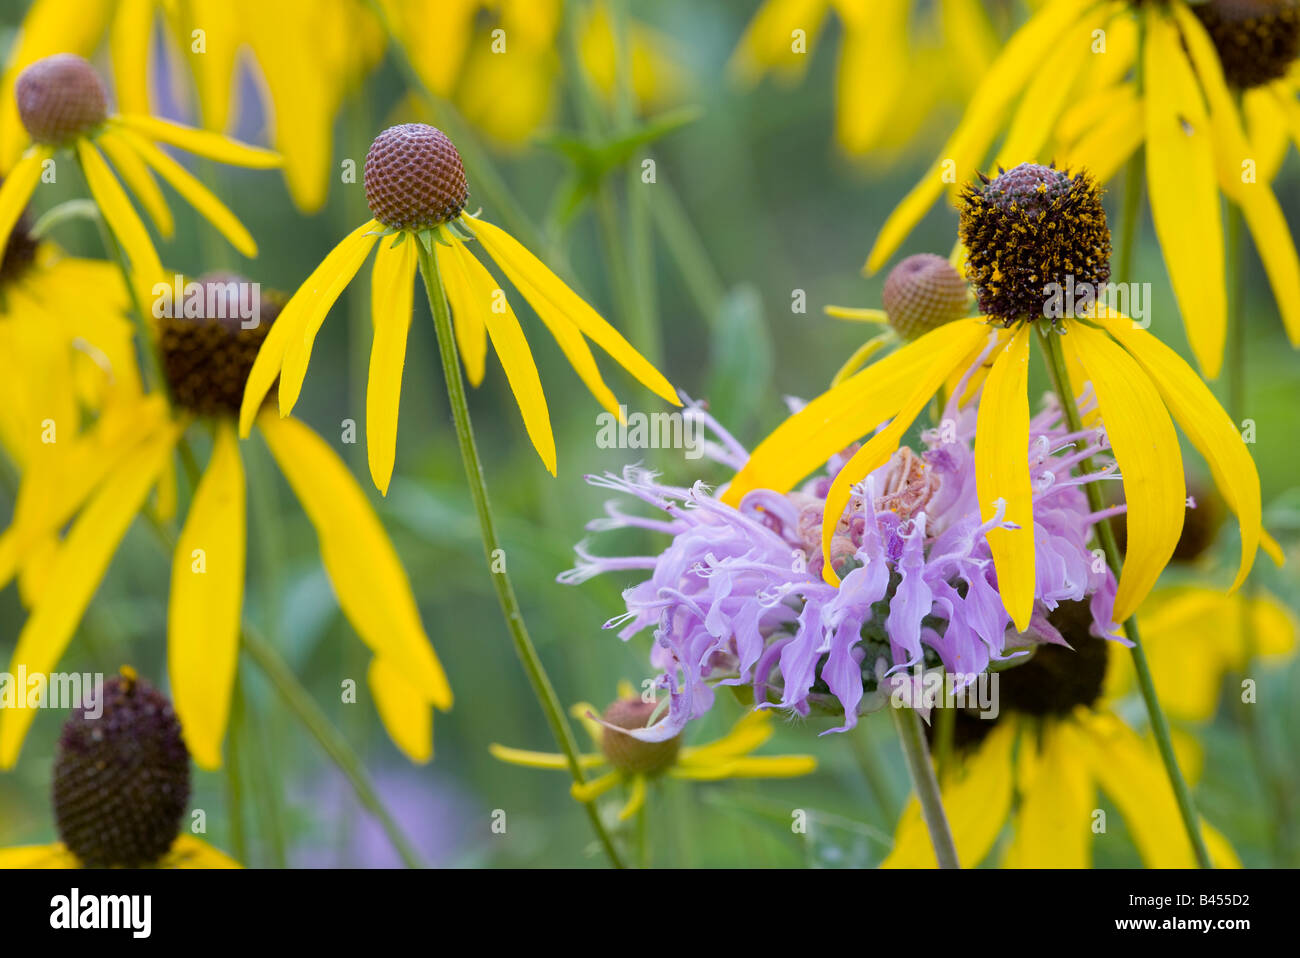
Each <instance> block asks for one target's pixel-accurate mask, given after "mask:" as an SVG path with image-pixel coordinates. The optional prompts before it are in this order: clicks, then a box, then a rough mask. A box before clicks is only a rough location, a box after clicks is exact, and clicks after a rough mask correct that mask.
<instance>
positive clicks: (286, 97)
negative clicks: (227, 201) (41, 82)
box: [0, 0, 441, 212]
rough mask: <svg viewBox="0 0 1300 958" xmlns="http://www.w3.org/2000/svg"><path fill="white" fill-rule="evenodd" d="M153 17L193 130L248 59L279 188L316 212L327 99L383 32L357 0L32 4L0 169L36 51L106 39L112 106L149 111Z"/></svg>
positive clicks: (227, 94)
mask: <svg viewBox="0 0 1300 958" xmlns="http://www.w3.org/2000/svg"><path fill="white" fill-rule="evenodd" d="M434 6H435V7H437V6H441V4H435V5H434ZM160 20H161V21H162V23H163V25H164V26H165V28H166V35H167V36H168V37H169V38H170V39H171V40H172V42H173V49H175V50H177V51H179V52H181V54H182V55H183V57H184V60H185V62H186V63H187V64H188V65H189V68H190V73H191V76H192V79H193V83H194V91H195V99H196V100H197V105H198V111H199V115H200V118H201V120H202V124H203V126H204V128H205V129H208V130H211V131H216V132H224V131H226V130H227V129H228V127H229V126H230V125H231V122H232V120H233V119H234V118H235V117H236V116H237V115H238V110H237V108H236V107H237V106H238V100H237V90H236V84H235V79H236V76H237V73H238V67H239V64H240V53H241V51H245V52H249V53H251V54H252V57H251V60H252V62H253V63H254V64H255V65H256V67H257V68H258V72H259V74H260V76H259V77H258V79H259V80H260V81H261V87H262V89H263V91H264V95H265V104H264V105H265V108H266V111H267V113H268V114H269V115H270V127H271V132H270V139H271V142H272V144H273V146H274V147H275V149H276V150H278V151H279V152H280V153H281V154H283V156H284V177H285V182H286V184H287V186H288V188H289V192H290V195H291V196H292V197H293V200H294V202H295V203H296V204H297V205H298V207H299V208H300V209H302V210H303V211H305V212H314V211H315V210H317V209H319V208H320V207H321V206H322V205H323V204H324V202H325V197H326V195H327V194H328V191H329V181H330V176H331V173H332V168H333V166H332V161H333V126H334V120H335V117H336V115H337V113H338V110H339V106H340V104H341V103H342V101H343V99H344V97H345V96H346V95H347V94H348V93H349V92H351V91H352V90H355V89H356V88H357V86H358V85H359V84H360V82H361V80H362V78H363V77H364V76H365V75H367V74H368V73H369V72H370V71H371V70H372V69H373V68H374V67H375V66H377V65H378V64H379V62H380V61H381V60H382V59H383V54H384V48H385V40H384V34H383V31H382V29H381V27H380V25H379V22H378V20H377V19H376V18H375V16H374V15H373V13H372V12H371V11H370V10H369V8H368V6H367V5H366V4H365V3H362V2H360V0H275V2H273V3H267V2H262V0H184V2H181V0H36V2H35V3H33V4H32V7H31V9H30V10H29V11H28V13H27V16H26V17H25V18H24V20H23V23H22V26H21V29H20V32H19V36H18V40H17V42H16V43H15V44H14V46H13V48H12V49H11V50H10V52H9V57H8V59H7V61H6V64H5V72H4V77H3V80H2V81H0V170H5V171H7V170H8V169H9V168H10V167H11V166H12V165H13V164H14V162H15V161H16V160H17V159H18V155H19V153H20V152H21V149H22V142H21V141H22V137H21V124H20V122H19V118H18V113H17V110H16V108H15V106H14V102H13V92H14V85H15V83H16V81H17V78H18V74H19V73H21V72H22V70H23V69H24V68H26V67H27V66H29V65H30V64H32V63H34V62H36V61H37V60H40V59H43V58H44V57H47V56H51V55H53V54H56V53H65V52H66V53H77V54H79V55H81V56H85V57H90V56H93V55H94V54H95V52H96V51H97V50H98V49H99V48H100V47H101V46H102V45H103V43H104V41H105V39H107V42H108V47H109V51H110V53H111V58H112V64H113V81H114V84H113V85H114V93H115V95H116V99H117V104H118V109H119V111H120V112H121V113H124V114H138V115H147V114H149V113H151V112H153V103H152V98H151V95H150V88H149V76H150V71H151V69H152V68H154V67H156V66H157V64H156V63H155V60H154V57H153V56H152V54H153V39H154V31H155V28H156V27H157V25H158V23H159V21H160Z"/></svg>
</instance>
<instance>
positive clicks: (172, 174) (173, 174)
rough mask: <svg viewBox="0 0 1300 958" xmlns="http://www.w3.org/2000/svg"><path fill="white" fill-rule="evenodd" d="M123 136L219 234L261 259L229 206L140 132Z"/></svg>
mask: <svg viewBox="0 0 1300 958" xmlns="http://www.w3.org/2000/svg"><path fill="white" fill-rule="evenodd" d="M120 135H121V136H123V137H125V138H126V141H127V143H128V144H129V145H130V149H131V150H134V151H135V153H136V155H137V156H139V157H140V158H141V159H142V160H144V162H145V163H147V164H148V165H149V166H151V167H153V169H155V170H157V172H158V175H159V176H161V177H162V178H163V179H164V180H166V181H167V182H168V183H169V184H170V185H171V188H172V189H174V190H175V191H176V192H177V193H179V194H180V195H181V197H182V198H184V200H185V202H187V203H189V204H190V206H192V207H194V208H195V209H196V210H198V212H199V213H200V214H201V215H202V216H203V218H204V219H206V220H207V221H208V222H209V223H211V224H212V225H213V226H214V227H216V229H217V232H219V233H220V234H221V235H222V236H224V237H225V238H226V239H227V240H229V241H230V245H231V246H233V247H234V248H235V249H237V250H239V252H240V253H242V254H243V255H244V256H247V257H248V258H250V259H252V258H253V257H255V256H257V242H256V240H254V239H253V236H252V234H251V233H249V232H248V230H247V229H246V228H245V227H244V224H243V223H241V222H239V218H238V217H237V216H235V214H234V213H232V212H230V210H229V208H228V207H227V206H226V204H224V203H222V202H221V200H219V199H217V198H216V197H215V196H213V195H212V192H211V191H210V190H209V189H208V188H207V187H206V186H204V185H203V184H202V183H200V182H199V181H198V180H197V179H195V178H194V176H193V175H192V174H191V173H190V171H189V170H187V169H185V167H183V166H181V165H180V164H179V163H177V162H176V161H175V160H173V159H172V158H171V157H170V156H168V155H167V154H166V153H164V152H163V151H162V150H160V149H158V147H156V146H154V145H153V144H152V143H150V142H149V141H148V140H146V139H145V138H144V137H142V136H140V135H139V134H138V133H135V132H134V131H132V130H129V129H123V130H122V131H121V132H120Z"/></svg>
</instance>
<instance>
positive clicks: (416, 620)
mask: <svg viewBox="0 0 1300 958" xmlns="http://www.w3.org/2000/svg"><path fill="white" fill-rule="evenodd" d="M258 426H259V428H260V430H261V432H262V435H263V436H264V437H265V439H266V443H267V445H268V446H269V447H270V448H271V453H272V455H274V456H275V459H276V462H278V463H279V464H280V469H281V471H282V472H283V473H284V476H285V478H286V479H287V480H288V481H289V485H290V487H292V489H293V491H294V494H295V495H296V496H297V497H298V501H299V502H300V503H301V504H302V507H303V511H304V512H306V513H307V518H308V519H310V520H311V524H312V525H313V526H314V527H315V529H316V535H317V536H318V537H319V539H320V554H321V561H322V562H323V563H324V565H325V571H326V572H327V573H328V574H329V578H330V582H331V583H333V585H334V594H335V596H337V597H338V601H339V606H340V608H342V609H343V614H344V615H345V616H347V618H348V621H349V622H351V623H352V626H353V628H355V629H356V630H357V635H359V636H360V637H361V639H362V641H364V642H365V643H366V645H368V646H370V648H371V650H372V651H373V652H375V653H376V654H377V655H379V656H381V657H382V658H384V660H385V661H386V662H387V663H388V664H391V665H392V666H394V667H395V668H397V669H399V670H400V671H401V672H402V674H403V676H404V677H405V678H406V680H407V681H408V682H410V683H411V684H412V685H413V686H414V687H415V688H416V689H417V690H418V691H419V693H420V694H421V695H423V696H424V698H425V701H427V702H429V703H431V704H432V705H434V706H436V707H437V708H439V709H442V710H446V709H449V708H451V702H452V696H451V688H450V686H449V685H448V684H447V676H446V674H445V673H444V672H443V670H442V666H441V664H439V662H438V657H437V655H436V654H435V653H434V651H433V646H432V645H431V644H430V642H429V637H428V635H427V634H426V633H425V631H424V626H423V624H422V623H421V622H420V612H419V609H417V608H416V605H415V597H414V596H413V595H412V594H411V582H410V580H409V579H408V578H407V576H406V570H405V569H403V568H402V563H401V561H400V560H399V559H398V558H397V553H396V552H395V551H394V550H393V545H392V543H391V542H389V541H388V536H387V535H386V534H385V533H384V528H383V526H382V525H380V522H379V518H378V517H377V516H376V515H375V513H374V511H373V510H372V509H371V508H370V504H369V503H368V502H367V501H366V497H365V494H364V493H363V492H362V491H361V488H360V486H358V485H357V483H356V480H355V479H353V478H352V474H351V473H350V472H348V469H347V466H345V465H344V464H343V461H342V460H341V459H339V457H338V454H337V453H336V452H334V450H333V449H331V448H330V446H329V444H328V443H326V442H325V441H324V440H323V439H321V438H320V437H319V436H317V435H316V434H315V433H314V432H312V431H311V430H310V429H309V428H307V427H306V426H305V425H303V424H302V423H300V422H298V421H297V420H295V419H292V418H284V419H281V418H279V417H277V416H275V415H274V414H273V413H272V412H270V411H267V412H264V413H263V414H262V415H261V416H260V417H259V419H258Z"/></svg>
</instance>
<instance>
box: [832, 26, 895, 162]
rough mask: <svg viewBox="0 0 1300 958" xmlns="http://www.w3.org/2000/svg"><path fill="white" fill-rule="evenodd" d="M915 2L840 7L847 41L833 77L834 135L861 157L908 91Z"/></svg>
mask: <svg viewBox="0 0 1300 958" xmlns="http://www.w3.org/2000/svg"><path fill="white" fill-rule="evenodd" d="M910 7H911V0H877V2H876V3H875V4H873V5H872V7H871V8H867V7H865V6H861V7H859V6H856V5H853V6H849V5H844V6H842V7H841V8H840V17H841V19H842V20H843V38H842V40H841V41H840V42H841V46H840V54H839V59H838V63H837V65H836V74H835V135H836V138H837V139H838V140H839V142H840V145H841V146H842V147H843V148H844V150H845V152H846V153H848V154H850V155H859V154H862V153H866V152H868V151H869V150H870V149H871V148H872V147H873V146H875V145H877V140H878V138H879V136H880V134H881V132H882V130H883V128H884V127H885V124H887V123H888V121H889V119H890V115H891V113H892V112H893V111H894V110H895V109H896V108H897V107H898V102H899V98H900V96H901V95H902V93H903V91H904V89H905V88H906V86H907V84H908V81H909V79H910V78H909V76H908V61H909V55H910V53H911V51H910V50H909V47H908V38H907V28H908V23H907V21H908V18H909V14H910V12H911V10H910Z"/></svg>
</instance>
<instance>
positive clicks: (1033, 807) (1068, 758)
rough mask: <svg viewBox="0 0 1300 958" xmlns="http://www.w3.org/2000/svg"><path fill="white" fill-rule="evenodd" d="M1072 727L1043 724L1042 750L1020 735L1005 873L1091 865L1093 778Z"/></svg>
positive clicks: (1057, 723) (1029, 739)
mask: <svg viewBox="0 0 1300 958" xmlns="http://www.w3.org/2000/svg"><path fill="white" fill-rule="evenodd" d="M1078 735H1079V733H1078V731H1077V730H1076V728H1075V726H1074V724H1073V723H1072V722H1065V721H1056V722H1049V723H1044V727H1043V731H1042V737H1041V740H1040V741H1041V748H1040V746H1039V744H1038V742H1036V741H1035V737H1034V736H1025V738H1024V739H1022V740H1021V743H1020V755H1019V757H1018V758H1017V762H1018V765H1019V772H1020V787H1019V792H1020V807H1019V809H1017V811H1016V813H1015V818H1014V819H1013V821H1014V823H1015V824H1014V833H1013V837H1012V839H1011V846H1010V847H1009V848H1008V849H1007V856H1006V862H1005V864H1006V865H1007V866H1008V867H1010V868H1087V867H1088V866H1089V865H1090V864H1091V863H1092V854H1091V848H1090V843H1091V839H1092V829H1091V825H1092V810H1093V808H1094V807H1095V799H1096V796H1095V789H1094V787H1093V782H1092V774H1091V771H1090V770H1089V768H1088V766H1087V764H1086V763H1085V762H1084V761H1083V759H1082V758H1081V756H1080V752H1081V746H1080V744H1079V743H1078V742H1077V741H1076V739H1077V737H1078Z"/></svg>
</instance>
